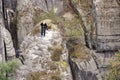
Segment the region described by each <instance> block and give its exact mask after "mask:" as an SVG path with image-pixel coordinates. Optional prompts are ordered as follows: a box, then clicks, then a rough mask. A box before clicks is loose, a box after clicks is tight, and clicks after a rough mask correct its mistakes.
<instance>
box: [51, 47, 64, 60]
mask: <svg viewBox="0 0 120 80" xmlns="http://www.w3.org/2000/svg"><path fill="white" fill-rule="evenodd" d="M61 54H62V48H55V49H53V50H52V55H51V59H52V61H60V56H61Z"/></svg>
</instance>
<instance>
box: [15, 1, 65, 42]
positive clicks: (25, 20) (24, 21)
mask: <svg viewBox="0 0 120 80" xmlns="http://www.w3.org/2000/svg"><path fill="white" fill-rule="evenodd" d="M52 8H53V9H54V12H55V13H57V14H59V13H61V12H62V11H64V8H63V0H18V1H17V12H18V13H17V28H18V33H17V34H18V42H19V44H20V43H21V42H22V41H23V40H24V38H25V36H26V35H27V34H28V33H29V32H30V31H31V29H32V28H33V27H34V25H36V24H34V20H33V19H34V15H35V13H34V12H35V10H36V9H37V10H41V11H44V12H48V11H49V10H51V9H52Z"/></svg>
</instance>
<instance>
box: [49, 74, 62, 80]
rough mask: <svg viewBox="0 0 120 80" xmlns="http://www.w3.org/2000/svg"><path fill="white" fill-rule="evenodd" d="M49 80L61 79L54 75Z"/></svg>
mask: <svg viewBox="0 0 120 80" xmlns="http://www.w3.org/2000/svg"><path fill="white" fill-rule="evenodd" d="M51 80H61V78H60V77H59V76H55V75H54V76H52V77H51Z"/></svg>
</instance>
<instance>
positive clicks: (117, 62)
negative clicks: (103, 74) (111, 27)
mask: <svg viewBox="0 0 120 80" xmlns="http://www.w3.org/2000/svg"><path fill="white" fill-rule="evenodd" d="M107 80H120V51H119V52H118V53H116V55H115V59H114V60H113V61H112V62H111V66H110V70H109V75H108V76H107Z"/></svg>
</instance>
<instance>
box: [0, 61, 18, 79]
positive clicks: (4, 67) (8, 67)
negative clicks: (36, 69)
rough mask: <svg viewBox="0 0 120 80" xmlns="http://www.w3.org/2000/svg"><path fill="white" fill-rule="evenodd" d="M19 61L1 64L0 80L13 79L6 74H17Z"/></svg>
mask: <svg viewBox="0 0 120 80" xmlns="http://www.w3.org/2000/svg"><path fill="white" fill-rule="evenodd" d="M17 61H18V60H13V61H8V62H4V63H0V80H11V78H9V77H6V73H7V74H8V75H9V74H12V73H14V72H15V70H16V68H17V67H18V63H17Z"/></svg>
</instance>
